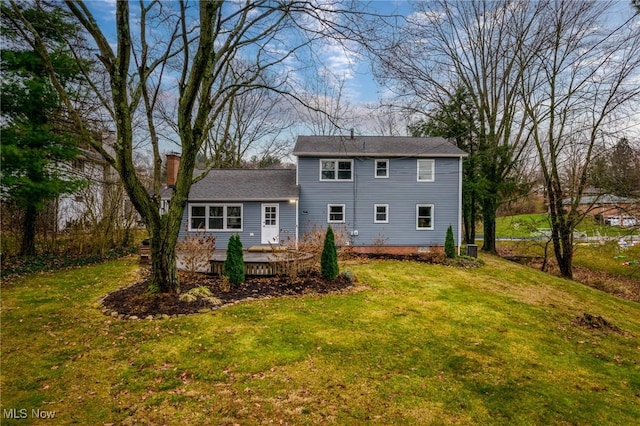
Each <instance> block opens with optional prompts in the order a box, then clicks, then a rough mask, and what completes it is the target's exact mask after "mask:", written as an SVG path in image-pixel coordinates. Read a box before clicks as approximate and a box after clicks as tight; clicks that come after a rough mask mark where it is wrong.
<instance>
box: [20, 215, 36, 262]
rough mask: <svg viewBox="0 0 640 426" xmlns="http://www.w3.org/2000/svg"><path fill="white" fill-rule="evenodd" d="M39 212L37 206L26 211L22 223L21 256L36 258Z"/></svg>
mask: <svg viewBox="0 0 640 426" xmlns="http://www.w3.org/2000/svg"><path fill="white" fill-rule="evenodd" d="M37 219H38V210H37V209H36V207H35V206H28V207H27V208H26V209H25V211H24V219H23V222H22V245H21V246H20V255H21V256H35V254H36V220H37Z"/></svg>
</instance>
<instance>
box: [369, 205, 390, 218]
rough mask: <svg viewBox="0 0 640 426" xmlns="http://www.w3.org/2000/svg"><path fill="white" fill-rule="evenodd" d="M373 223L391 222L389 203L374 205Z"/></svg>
mask: <svg viewBox="0 0 640 426" xmlns="http://www.w3.org/2000/svg"><path fill="white" fill-rule="evenodd" d="M373 223H389V204H374V205H373Z"/></svg>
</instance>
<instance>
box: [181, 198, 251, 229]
mask: <svg viewBox="0 0 640 426" xmlns="http://www.w3.org/2000/svg"><path fill="white" fill-rule="evenodd" d="M189 230H190V231H197V230H203V231H204V230H207V231H242V204H205V205H191V206H190V207H189Z"/></svg>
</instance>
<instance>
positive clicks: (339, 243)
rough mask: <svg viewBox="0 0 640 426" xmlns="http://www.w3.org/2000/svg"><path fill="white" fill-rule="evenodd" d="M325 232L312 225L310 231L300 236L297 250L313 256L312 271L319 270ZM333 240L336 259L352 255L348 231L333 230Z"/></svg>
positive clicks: (343, 229) (342, 229) (324, 229)
mask: <svg viewBox="0 0 640 426" xmlns="http://www.w3.org/2000/svg"><path fill="white" fill-rule="evenodd" d="M326 232H327V230H326V228H321V227H319V226H317V225H314V226H313V228H311V230H309V231H307V232H305V233H304V234H303V235H302V238H301V239H300V241H299V243H298V249H299V250H300V251H303V252H305V253H309V254H311V255H313V263H312V267H313V269H314V270H318V271H319V270H320V254H321V253H322V249H323V247H324V237H325V234H326ZM333 234H334V240H335V244H336V247H338V258H339V259H344V258H348V257H350V256H351V254H352V251H353V250H352V248H351V241H350V238H349V231H348V230H347V229H346V228H339V227H336V228H333Z"/></svg>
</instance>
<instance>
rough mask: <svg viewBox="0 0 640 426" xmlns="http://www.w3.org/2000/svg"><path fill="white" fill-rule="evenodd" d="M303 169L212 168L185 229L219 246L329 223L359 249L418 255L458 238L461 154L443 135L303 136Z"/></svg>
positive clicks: (294, 235)
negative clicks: (236, 237)
mask: <svg viewBox="0 0 640 426" xmlns="http://www.w3.org/2000/svg"><path fill="white" fill-rule="evenodd" d="M293 154H294V155H295V156H296V157H297V167H296V170H238V169H233V170H213V171H211V172H210V173H209V174H208V175H207V177H206V178H204V179H202V180H200V181H199V182H197V183H196V184H194V185H193V187H192V189H191V192H190V194H189V203H188V205H187V208H186V210H185V214H184V218H183V231H182V234H181V235H185V233H188V232H210V233H213V235H214V236H215V237H216V247H218V248H222V249H224V248H226V246H227V242H228V239H229V236H230V235H232V234H235V233H238V234H239V235H240V239H241V241H242V242H243V246H245V247H249V246H255V245H265V246H266V245H268V244H269V243H278V242H281V241H284V240H285V239H286V240H287V241H288V242H293V243H296V242H297V241H298V240H299V239H300V238H301V236H302V235H304V234H305V233H306V232H311V231H313V230H317V229H322V230H324V229H325V228H326V227H327V226H328V225H331V226H332V227H333V228H334V229H336V230H337V231H338V232H342V233H344V234H345V235H347V236H348V244H350V245H351V246H352V247H353V249H354V250H356V251H360V252H367V251H377V252H379V251H386V252H394V253H411V252H419V251H427V250H429V249H430V248H432V247H442V246H444V240H445V236H446V230H447V228H448V227H449V226H450V225H451V226H452V227H453V232H454V236H455V239H456V245H459V241H460V234H461V217H462V211H461V208H462V159H463V158H464V157H465V156H466V154H465V153H464V152H463V151H461V150H460V149H458V148H457V147H456V146H455V145H453V144H452V143H450V142H449V141H447V140H446V139H442V138H413V137H384V136H365V137H362V136H360V137H342V136H300V137H298V140H297V143H296V145H295V147H294V149H293Z"/></svg>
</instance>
